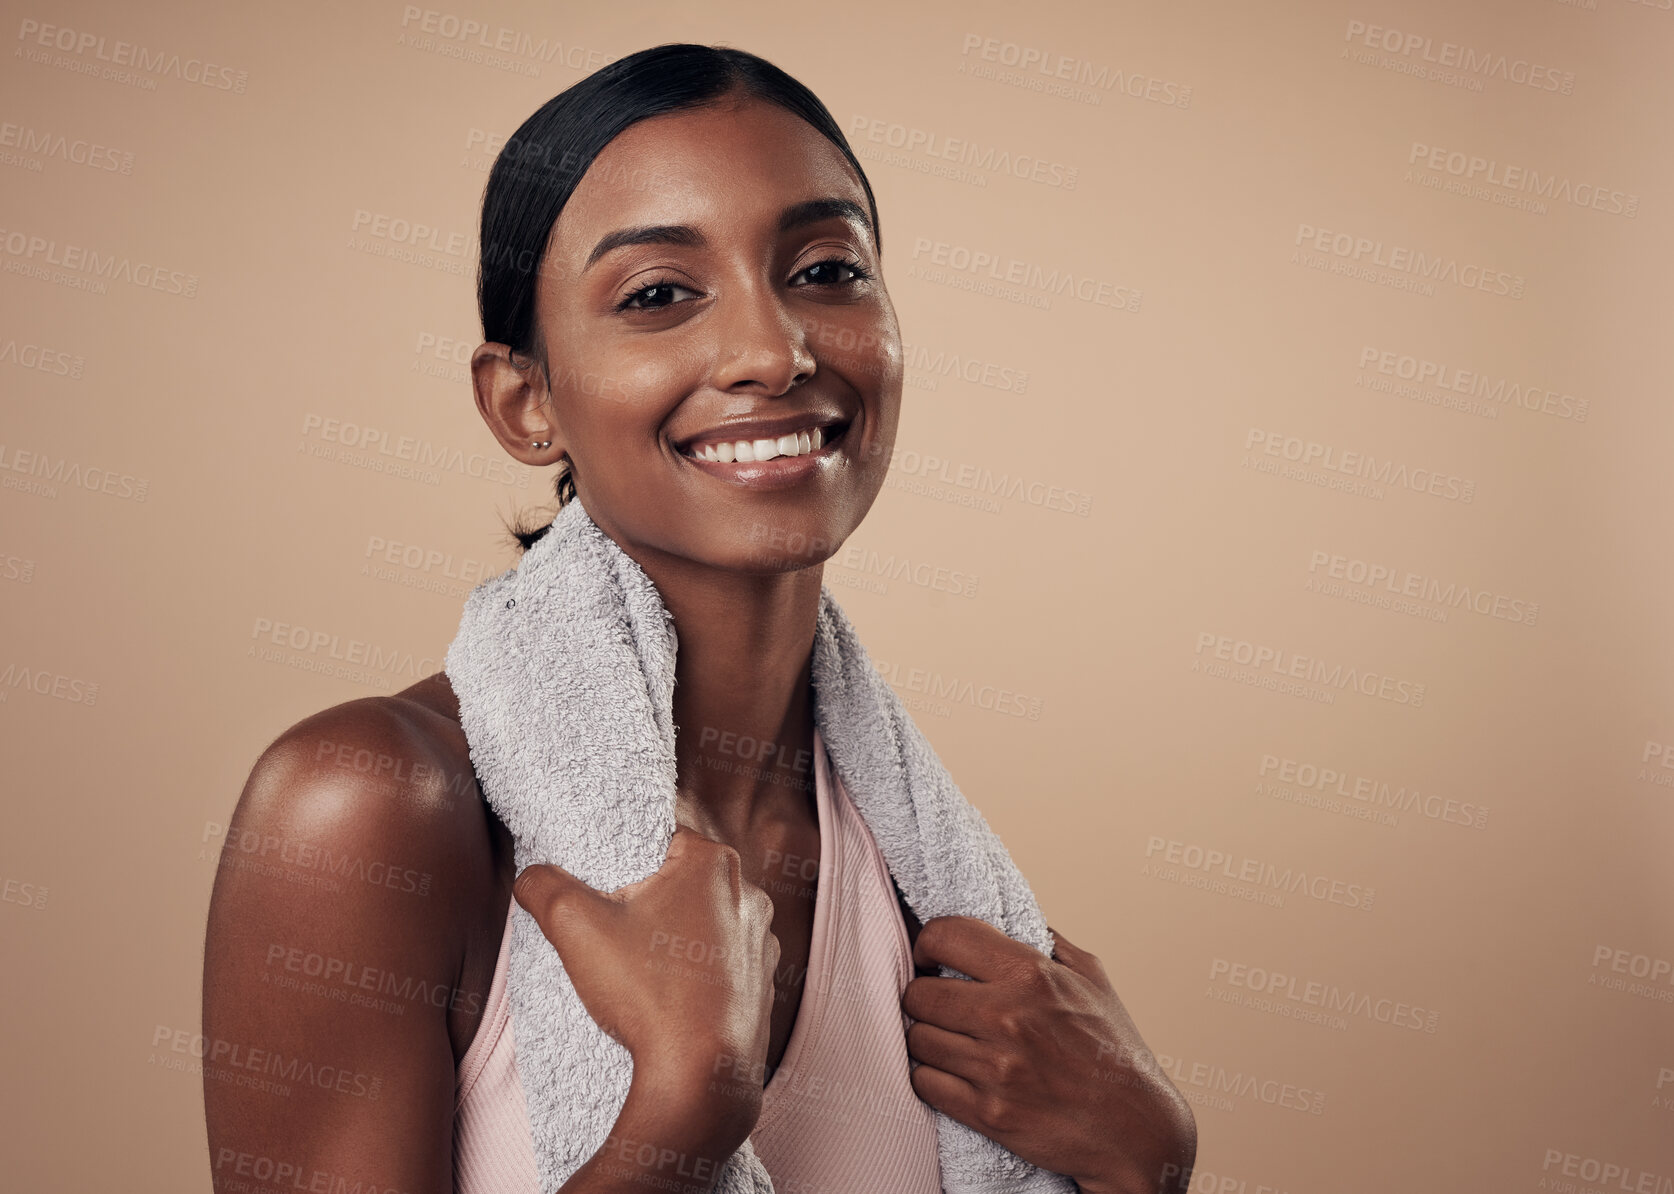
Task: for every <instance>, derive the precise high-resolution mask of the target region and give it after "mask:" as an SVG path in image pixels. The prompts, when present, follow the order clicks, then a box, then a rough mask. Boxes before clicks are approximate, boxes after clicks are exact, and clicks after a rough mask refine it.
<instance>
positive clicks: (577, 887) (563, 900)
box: [512, 862, 610, 947]
mask: <svg viewBox="0 0 1674 1194" xmlns="http://www.w3.org/2000/svg"><path fill="white" fill-rule="evenodd" d="M512 896H513V898H515V899H516V900H517V903H518V906H519V907H521V908H522V909H523V910H524V911H525V912H527V913H528V914H529V915H530V916H533V917H534V918H535V923H537V924H538V925H540V926H541V932H543V933H545V934H546V939H547V940H548V941H551V942H552V944H553V946H554V947H556V946H557V945H558V941H557V938H558V937H561V936H567V934H568V929H569V926H570V925H571V924H572V923H573V922H574V920H575V919H576V914H577V913H584V912H585V910H586V909H588V908H589V907H590V906H592V905H594V904H599V903H609V902H610V901H609V900H608V899H607V898H606V897H605V896H604V895H603V894H602V893H600V892H599V891H597V890H595V889H594V888H592V887H589V886H588V885H587V884H585V883H583V882H582V881H581V880H580V879H577V878H576V877H575V876H574V875H572V874H570V873H569V872H568V871H566V870H565V869H564V868H563V867H561V866H558V865H557V864H556V863H550V862H537V863H535V864H534V865H533V866H528V867H524V868H523V872H522V873H521V874H520V875H518V877H517V879H516V881H515V882H513V883H512Z"/></svg>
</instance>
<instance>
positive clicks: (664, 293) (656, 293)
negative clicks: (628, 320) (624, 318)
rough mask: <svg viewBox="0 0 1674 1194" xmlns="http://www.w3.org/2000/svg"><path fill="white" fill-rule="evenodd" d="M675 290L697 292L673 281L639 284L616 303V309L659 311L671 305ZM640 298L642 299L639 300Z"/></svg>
mask: <svg viewBox="0 0 1674 1194" xmlns="http://www.w3.org/2000/svg"><path fill="white" fill-rule="evenodd" d="M676 290H684V291H685V292H686V293H687V294H696V293H697V291H695V290H692V289H691V288H690V287H687V286H680V285H678V284H676V283H674V282H653V283H651V285H649V286H641V287H640V288H639V289H638V290H636V291H634V292H633V293H632V294H630V295H628V296H627V297H626V298H625V299H623V300H622V301H621V302H619V303H617V304H616V309H617V310H618V311H660V310H662V309H663V308H664V307H669V306H672V305H673V302H674V298H673V292H674V291H676ZM641 299H643V300H644V301H643V302H641V301H639V300H641ZM665 300H666V301H665Z"/></svg>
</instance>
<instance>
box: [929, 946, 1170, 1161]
mask: <svg viewBox="0 0 1674 1194" xmlns="http://www.w3.org/2000/svg"><path fill="white" fill-rule="evenodd" d="M1054 936H1055V937H1056V938H1057V948H1056V950H1055V951H1054V955H1053V957H1051V958H1048V957H1046V956H1045V955H1043V954H1041V953H1040V952H1039V951H1037V950H1035V949H1034V948H1032V947H1030V946H1028V945H1025V944H1023V943H1022V942H1020V941H1016V940H1013V939H1012V938H1010V937H1008V936H1006V935H1005V934H1004V933H1002V932H1000V931H999V930H998V929H996V928H994V927H993V926H992V925H990V924H988V923H987V922H986V921H982V920H978V919H976V918H975V917H970V916H938V917H936V918H934V919H933V920H930V921H928V922H927V923H926V924H925V925H924V926H923V927H922V928H921V929H920V930H919V932H918V939H917V941H916V942H915V943H914V945H913V961H914V962H915V963H916V964H917V965H918V966H919V967H921V968H933V967H935V966H936V965H938V964H941V965H945V966H951V967H952V968H953V969H955V970H958V971H959V972H961V973H962V974H968V975H970V976H971V978H972V979H974V980H975V981H967V980H965V979H961V978H941V977H939V976H936V977H929V976H920V977H917V978H914V979H913V980H912V981H911V982H909V983H908V984H907V989H906V991H905V993H904V994H903V995H902V997H901V1006H902V1008H903V1009H904V1010H905V1011H906V1013H907V1015H909V1016H911V1017H912V1018H913V1020H914V1021H916V1022H915V1023H914V1024H912V1025H911V1026H910V1027H909V1028H908V1029H907V1052H908V1054H909V1055H911V1056H912V1057H913V1058H914V1059H915V1060H917V1061H919V1062H921V1063H922V1064H921V1065H918V1066H916V1067H914V1069H913V1071H912V1086H913V1090H914V1091H916V1092H917V1094H918V1096H919V1098H921V1099H923V1100H924V1101H925V1102H926V1103H928V1104H930V1106H932V1107H934V1108H935V1109H936V1110H938V1111H941V1112H943V1113H945V1114H947V1115H949V1116H951V1117H952V1118H954V1119H956V1120H958V1121H959V1122H960V1123H963V1124H966V1125H968V1126H969V1127H972V1128H974V1129H976V1130H977V1131H978V1132H981V1133H982V1134H983V1135H984V1136H987V1137H988V1138H989V1139H991V1140H994V1141H997V1142H998V1143H999V1144H1001V1145H1004V1146H1005V1147H1006V1148H1007V1149H1008V1150H1010V1151H1011V1152H1013V1153H1016V1154H1017V1155H1018V1156H1019V1157H1022V1158H1023V1159H1024V1160H1025V1161H1028V1162H1030V1163H1032V1164H1034V1165H1038V1166H1040V1167H1041V1168H1042V1169H1046V1170H1050V1171H1052V1172H1054V1173H1062V1174H1065V1175H1067V1176H1069V1177H1071V1178H1074V1179H1075V1181H1076V1184H1077V1185H1078V1186H1080V1188H1081V1190H1082V1191H1084V1192H1085V1194H1095V1192H1096V1194H1130V1192H1131V1194H1137V1192H1138V1191H1145V1192H1146V1194H1157V1192H1158V1191H1183V1190H1185V1189H1187V1187H1188V1183H1189V1182H1190V1180H1191V1172H1192V1165H1193V1163H1194V1161H1195V1159H1196V1155H1197V1124H1196V1121H1195V1119H1194V1118H1193V1116H1192V1112H1191V1107H1190V1106H1189V1105H1188V1104H1187V1102H1186V1100H1185V1099H1184V1098H1182V1097H1181V1095H1180V1092H1179V1091H1177V1090H1176V1089H1175V1088H1174V1085H1173V1083H1171V1082H1170V1081H1169V1080H1168V1077H1167V1075H1166V1074H1164V1073H1163V1072H1162V1069H1161V1067H1159V1066H1158V1065H1157V1064H1156V1059H1155V1057H1154V1056H1153V1055H1152V1053H1151V1051H1150V1050H1149V1049H1147V1048H1146V1047H1145V1042H1144V1041H1143V1040H1141V1039H1140V1036H1139V1030H1138V1029H1137V1028H1135V1027H1134V1024H1133V1021H1132V1019H1130V1018H1129V1016H1128V1013H1127V1009H1125V1008H1124V1007H1123V1006H1122V1001H1121V1000H1120V999H1119V998H1117V995H1116V991H1115V989H1114V988H1113V987H1112V986H1111V985H1110V979H1109V978H1108V977H1106V975H1105V973H1104V966H1103V964H1102V963H1101V962H1100V961H1099V960H1098V958H1097V957H1095V956H1094V955H1093V954H1090V953H1088V952H1087V951H1086V950H1084V949H1081V948H1080V947H1079V946H1076V945H1073V944H1071V943H1070V942H1069V941H1068V940H1066V939H1065V938H1064V936H1063V935H1062V934H1059V933H1054Z"/></svg>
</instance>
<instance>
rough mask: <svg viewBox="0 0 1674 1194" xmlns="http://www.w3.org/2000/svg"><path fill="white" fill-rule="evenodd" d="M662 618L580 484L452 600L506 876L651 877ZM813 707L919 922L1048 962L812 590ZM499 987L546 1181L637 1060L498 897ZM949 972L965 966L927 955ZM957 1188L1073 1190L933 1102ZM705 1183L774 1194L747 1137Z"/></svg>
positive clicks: (660, 732) (956, 795)
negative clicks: (504, 832)
mask: <svg viewBox="0 0 1674 1194" xmlns="http://www.w3.org/2000/svg"><path fill="white" fill-rule="evenodd" d="M676 649H677V642H676V637H675V629H674V620H673V617H672V615H671V614H670V613H669V611H668V609H667V607H666V606H665V605H664V604H663V600H662V597H661V596H660V595H659V594H658V592H657V589H656V586H655V585H653V584H652V583H651V579H650V578H649V577H648V576H646V575H645V572H644V570H643V569H641V568H640V567H639V565H638V564H637V563H635V562H634V560H633V559H632V558H631V557H630V556H628V554H627V553H626V552H624V551H623V550H622V549H621V547H619V546H618V545H617V544H616V542H615V541H614V540H613V539H611V538H610V537H609V536H608V535H606V534H605V533H604V532H603V531H601V530H600V529H599V527H598V526H597V524H595V523H594V522H593V520H592V518H591V517H590V516H589V515H588V513H587V511H586V510H585V509H584V508H583V506H582V504H581V502H580V500H579V499H576V500H572V501H571V502H569V504H568V505H566V506H564V507H563V508H562V509H561V510H560V511H559V513H558V517H557V519H556V520H555V522H554V523H553V526H552V528H551V530H549V531H548V532H547V533H546V535H545V536H543V537H542V538H541V539H540V540H539V541H538V542H537V543H536V544H535V545H534V546H533V547H532V548H530V549H529V551H528V552H526V553H525V554H524V556H523V558H522V560H521V561H519V563H518V566H517V567H515V568H513V569H512V570H510V571H508V572H505V573H503V574H502V575H500V576H497V577H494V578H492V579H490V580H487V581H484V582H483V583H482V584H480V585H478V586H477V588H476V589H475V590H474V591H473V592H472V593H471V594H470V596H469V597H468V598H467V599H466V602H465V612H464V616H463V618H462V619H461V621H460V625H459V633H458V636H457V637H456V638H455V639H454V641H453V643H452V645H451V646H450V647H449V649H448V654H447V662H446V667H447V675H448V678H449V679H450V680H451V681H452V682H453V689H454V691H455V692H456V693H457V694H458V696H459V712H460V721H461V722H462V724H463V725H464V728H465V734H466V737H467V739H468V740H469V742H470V749H471V761H472V763H473V764H474V765H475V767H476V772H477V776H478V778H479V779H480V780H481V782H482V786H483V791H484V793H485V795H486V796H487V798H488V802H489V804H490V805H491V806H492V807H493V809H494V811H495V813H497V814H498V815H499V817H500V819H501V820H502V821H503V822H504V823H505V825H506V827H507V828H508V829H510V830H511V832H512V834H513V835H514V836H515V838H516V842H517V845H516V864H517V868H518V869H519V870H520V871H521V870H522V869H523V868H524V867H526V866H529V865H530V864H532V863H537V862H554V863H557V864H558V865H559V866H562V867H563V868H564V869H565V870H567V871H569V872H570V873H571V874H573V875H574V876H576V878H578V879H580V880H582V881H583V882H585V883H588V884H590V885H592V886H593V887H596V888H598V889H599V890H601V891H607V892H608V891H615V890H616V889H617V888H619V887H622V886H624V885H626V884H628V883H632V882H635V881H637V880H640V879H644V878H646V877H647V876H648V875H650V874H652V873H653V872H654V871H656V870H657V869H658V868H659V867H660V866H661V865H662V863H663V860H664V858H665V857H666V856H667V853H668V845H669V840H670V839H671V838H672V837H673V835H674V828H675V821H674V801H675V753H674V742H675V732H676V730H677V729H678V727H677V726H676V725H675V724H674V660H675V652H676ZM812 680H813V687H814V694H813V699H814V718H815V724H816V725H817V726H818V727H819V731H820V735H821V737H822V738H823V740H824V743H825V747H826V751H827V753H828V755H829V757H830V760H831V764H832V766H833V767H834V768H835V769H836V772H837V776H838V778H839V779H840V780H841V782H842V784H843V787H844V789H845V790H846V791H847V793H848V794H849V797H850V798H851V800H852V801H853V803H854V806H855V808H856V809H857V810H859V812H860V815H861V817H862V818H863V819H864V820H865V822H866V824H867V826H868V827H869V828H870V829H871V831H872V835H873V837H874V838H876V839H877V843H878V846H879V848H880V850H881V851H882V852H883V856H884V860H885V862H886V863H887V864H888V866H889V870H890V872H891V874H893V875H894V877H895V881H896V882H897V883H898V884H899V885H900V888H901V892H902V894H903V895H904V896H905V897H906V901H907V904H908V906H909V907H911V908H912V910H913V913H914V915H916V916H917V917H918V918H919V920H920V921H921V922H924V921H929V920H930V919H931V918H933V917H937V916H946V915H963V916H974V917H979V918H981V919H982V920H985V921H987V922H988V923H989V924H991V925H993V926H994V927H995V928H997V929H999V930H1001V931H1002V932H1004V933H1006V934H1008V935H1010V936H1012V937H1014V938H1016V939H1017V940H1019V941H1023V942H1026V943H1027V944H1029V945H1031V946H1033V947H1034V948H1035V949H1038V950H1040V951H1041V952H1042V953H1046V954H1048V955H1050V953H1051V949H1052V943H1051V934H1050V932H1049V931H1048V930H1047V927H1046V921H1045V919H1044V918H1043V917H1042V915H1041V912H1040V908H1039V906H1038V905H1037V904H1036V902H1035V898H1034V894H1033V892H1031V891H1030V890H1029V886H1028V884H1027V883H1026V882H1025V881H1024V879H1023V876H1022V875H1021V874H1020V873H1019V872H1018V870H1017V867H1016V865H1015V864H1014V863H1013V862H1012V860H1011V856H1010V855H1009V854H1007V852H1006V849H1005V846H1004V845H1002V844H1001V842H1000V840H999V838H998V837H996V836H995V834H994V832H993V831H992V830H991V829H990V828H989V827H988V823H987V822H986V821H985V820H984V819H983V817H982V814H981V813H980V812H978V811H977V810H976V809H975V808H974V807H972V806H971V804H970V803H969V802H968V801H967V800H966V799H965V798H964V796H963V795H961V794H960V791H959V789H958V787H956V786H955V784H954V782H953V780H952V778H951V777H950V776H949V775H948V773H947V770H946V768H944V767H943V766H942V762H941V760H940V759H939V758H938V757H937V756H936V752H935V750H934V749H933V748H932V747H931V745H930V743H929V742H928V741H927V740H926V739H925V737H924V735H923V734H922V733H921V732H920V731H919V729H918V727H917V726H916V725H914V724H913V721H912V718H911V717H910V716H908V714H907V711H906V710H905V709H904V708H903V707H902V704H901V701H900V698H899V697H897V696H896V695H895V693H894V691H893V690H891V689H890V687H889V685H888V684H886V683H885V682H884V680H883V678H882V677H881V676H880V675H879V674H878V672H877V669H876V668H875V667H874V666H873V665H872V663H871V661H870V660H869V659H868V658H867V655H866V651H865V649H864V648H863V647H862V646H861V645H860V641H859V639H858V638H857V637H856V636H855V632H854V628H853V627H852V626H851V625H850V624H849V621H848V618H847V617H846V616H845V615H844V614H843V612H842V610H841V609H839V608H838V606H837V602H836V601H835V600H834V599H833V598H832V595H831V592H830V589H829V588H824V587H822V589H821V592H820V605H819V615H818V623H817V625H816V629H815V635H814V650H813V664H812ZM512 916H513V917H514V918H515V919H514V924H513V928H512V945H511V960H510V963H509V969H508V973H507V991H508V997H509V1000H510V1003H511V1013H512V1023H513V1025H514V1032H515V1035H516V1038H517V1069H518V1073H519V1074H520V1075H521V1076H522V1080H523V1091H524V1095H525V1096H526V1101H527V1106H528V1113H529V1126H530V1129H531V1131H532V1133H533V1136H534V1146H535V1160H536V1165H537V1168H538V1170H539V1172H540V1178H541V1188H542V1189H543V1190H548V1191H551V1190H556V1189H557V1188H558V1187H559V1186H560V1185H562V1183H563V1182H564V1181H565V1180H566V1179H568V1178H569V1177H570V1175H571V1174H573V1173H574V1172H575V1171H576V1170H577V1169H578V1168H580V1167H581V1165H582V1164H583V1163H584V1162H585V1161H586V1160H587V1159H588V1158H589V1157H591V1156H592V1155H593V1154H594V1153H595V1152H597V1151H598V1150H599V1148H600V1147H601V1146H602V1145H603V1144H604V1143H605V1141H606V1139H607V1138H608V1136H609V1135H610V1130H611V1127H612V1125H613V1124H614V1123H615V1122H616V1117H617V1115H618V1114H619V1113H620V1111H621V1109H622V1105H623V1103H624V1102H625V1101H626V1099H627V1096H628V1085H629V1082H630V1080H631V1078H632V1075H633V1061H632V1058H631V1057H630V1056H629V1054H628V1051H627V1049H626V1048H624V1047H623V1046H622V1045H621V1044H619V1043H617V1042H616V1041H614V1040H612V1039H610V1038H609V1037H608V1036H606V1035H605V1033H604V1031H603V1030H602V1029H601V1028H599V1026H598V1025H597V1024H596V1023H595V1022H594V1021H593V1019H592V1017H591V1016H589V1015H588V1013H587V1009H586V1008H585V1007H584V1006H583V1005H582V1002H581V999H580V997H579V996H577V995H576V993H575V988H574V987H573V986H572V985H571V983H570V981H569V978H568V976H567V975H566V974H565V972H564V967H563V964H562V962H560V961H559V958H558V952H557V951H556V950H555V949H553V948H552V946H551V944H550V943H549V942H548V941H547V940H546V938H545V937H544V936H543V935H542V933H541V930H540V926H539V925H537V924H536V923H535V920H534V918H533V917H531V916H530V915H529V914H528V913H526V912H524V911H523V909H522V908H521V907H519V906H518V905H517V904H516V903H515V902H514V903H513V904H512ZM942 973H943V974H944V975H955V976H957V977H968V976H964V975H959V974H958V972H957V971H953V970H951V969H949V968H946V967H944V968H942ZM936 1120H937V1124H936V1127H937V1145H938V1151H939V1154H940V1157H941V1168H942V1185H943V1188H944V1189H945V1190H946V1191H948V1192H950V1194H999V1192H1001V1191H1005V1192H1007V1194H1012V1192H1017V1191H1051V1192H1053V1194H1073V1192H1074V1190H1075V1188H1076V1187H1075V1183H1074V1182H1073V1181H1071V1180H1070V1179H1069V1178H1067V1177H1064V1176H1062V1175H1060V1174H1054V1173H1049V1172H1047V1171H1046V1170H1043V1169H1040V1168H1038V1167H1036V1166H1034V1165H1031V1164H1030V1163H1028V1162H1027V1161H1024V1160H1022V1159H1021V1158H1019V1157H1018V1156H1016V1155H1015V1154H1013V1153H1011V1152H1009V1151H1007V1150H1006V1149H1004V1148H1002V1147H1001V1146H1000V1145H998V1144H996V1143H995V1142H994V1141H992V1140H989V1139H988V1138H987V1137H985V1136H983V1135H982V1134H981V1133H979V1132H976V1131H974V1130H973V1129H971V1128H969V1127H966V1126H965V1125H964V1124H961V1123H959V1122H958V1121H957V1120H954V1119H951V1118H949V1117H948V1116H946V1115H942V1114H941V1113H939V1112H938V1113H937V1115H936ZM715 1190H716V1191H718V1192H720V1194H771V1192H772V1190H773V1183H772V1181H771V1179H770V1178H769V1177H768V1175H767V1170H766V1168H765V1167H764V1166H763V1165H762V1163H761V1159H760V1158H759V1157H758V1156H757V1155H756V1152H755V1150H754V1148H752V1147H751V1145H750V1142H749V1141H745V1143H744V1144H743V1146H742V1147H740V1148H739V1149H738V1151H737V1152H735V1153H734V1154H733V1155H732V1157H731V1158H730V1159H729V1160H728V1161H727V1163H726V1165H725V1166H724V1167H723V1168H722V1170H721V1173H720V1176H719V1178H718V1180H717V1182H716V1185H715Z"/></svg>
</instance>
